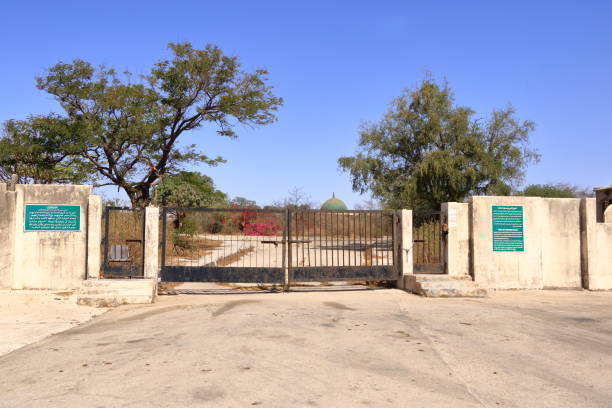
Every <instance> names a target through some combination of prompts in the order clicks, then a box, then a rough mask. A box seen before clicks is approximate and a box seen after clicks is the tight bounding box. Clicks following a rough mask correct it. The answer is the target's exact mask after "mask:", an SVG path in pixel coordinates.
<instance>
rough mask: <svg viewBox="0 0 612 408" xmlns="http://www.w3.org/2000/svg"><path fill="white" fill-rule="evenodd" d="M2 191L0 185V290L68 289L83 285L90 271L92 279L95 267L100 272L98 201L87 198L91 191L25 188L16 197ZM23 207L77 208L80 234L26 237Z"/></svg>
mask: <svg viewBox="0 0 612 408" xmlns="http://www.w3.org/2000/svg"><path fill="white" fill-rule="evenodd" d="M6 189H7V186H6V185H4V184H0V241H1V242H2V245H0V287H4V288H13V289H72V288H77V287H79V286H80V284H81V282H82V280H83V279H85V277H86V275H87V272H86V271H87V269H88V266H89V269H90V270H91V271H92V273H93V271H94V270H95V269H96V266H97V269H98V270H99V257H100V221H99V216H100V213H101V200H100V198H99V197H97V196H92V195H91V190H92V188H91V186H71V185H31V184H25V185H17V186H15V191H14V192H11V191H6ZM26 204H62V205H78V206H80V230H79V231H25V229H24V210H25V205H26ZM90 205H91V206H92V211H93V212H92V213H91V214H90V213H89V209H90ZM96 217H98V221H97V222H94V221H95V219H96ZM90 224H91V228H90ZM88 252H90V255H88ZM96 258H97V259H96ZM88 264H89V265H88Z"/></svg>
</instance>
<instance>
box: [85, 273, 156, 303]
mask: <svg viewBox="0 0 612 408" xmlns="http://www.w3.org/2000/svg"><path fill="white" fill-rule="evenodd" d="M156 290H157V284H156V282H155V281H154V280H152V279H88V280H86V281H83V282H82V284H81V289H80V290H79V294H78V296H77V303H78V304H79V305H89V306H96V307H114V306H118V305H123V304H133V303H134V304H137V303H153V299H154V298H155V295H156Z"/></svg>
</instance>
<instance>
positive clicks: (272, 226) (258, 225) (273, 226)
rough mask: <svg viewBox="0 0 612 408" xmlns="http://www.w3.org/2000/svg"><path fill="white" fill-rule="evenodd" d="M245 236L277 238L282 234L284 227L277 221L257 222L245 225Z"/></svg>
mask: <svg viewBox="0 0 612 408" xmlns="http://www.w3.org/2000/svg"><path fill="white" fill-rule="evenodd" d="M242 232H243V233H244V235H256V236H275V235H280V234H281V233H282V227H281V225H280V222H279V221H278V220H277V219H267V220H255V221H254V222H249V223H247V224H245V225H244V228H243V230H242Z"/></svg>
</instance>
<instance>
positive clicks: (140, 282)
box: [81, 279, 152, 288]
mask: <svg viewBox="0 0 612 408" xmlns="http://www.w3.org/2000/svg"><path fill="white" fill-rule="evenodd" d="M151 282H152V280H151V279H88V280H85V281H83V282H82V284H81V287H82V288H135V287H136V288H137V287H150V286H151Z"/></svg>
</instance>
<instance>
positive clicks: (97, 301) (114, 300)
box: [77, 294, 153, 307]
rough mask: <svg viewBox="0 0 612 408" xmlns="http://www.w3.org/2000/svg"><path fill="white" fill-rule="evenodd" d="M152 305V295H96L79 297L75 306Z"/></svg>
mask: <svg viewBox="0 0 612 408" xmlns="http://www.w3.org/2000/svg"><path fill="white" fill-rule="evenodd" d="M143 303H153V295H149V296H147V295H125V296H124V295H117V294H111V295H106V294H97V295H89V294H86V295H79V296H78V297H77V304H79V305H86V306H93V307H116V306H119V305H131V304H143Z"/></svg>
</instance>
